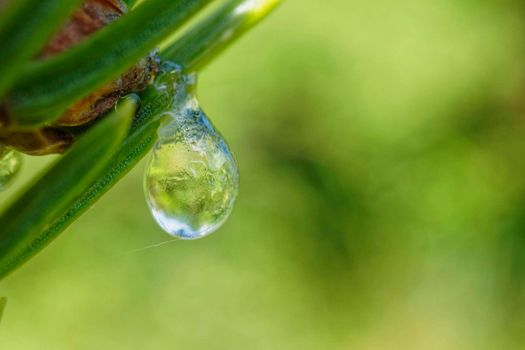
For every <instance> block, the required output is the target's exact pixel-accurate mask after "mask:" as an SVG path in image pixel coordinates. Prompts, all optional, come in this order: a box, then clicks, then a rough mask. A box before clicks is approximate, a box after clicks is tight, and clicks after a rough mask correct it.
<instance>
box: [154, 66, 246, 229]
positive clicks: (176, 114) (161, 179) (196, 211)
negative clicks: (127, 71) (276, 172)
mask: <svg viewBox="0 0 525 350" xmlns="http://www.w3.org/2000/svg"><path fill="white" fill-rule="evenodd" d="M162 74H163V76H161V77H159V79H158V80H157V81H158V83H157V87H158V88H159V89H160V90H164V91H166V92H167V93H170V94H173V104H172V107H171V109H170V110H169V111H168V112H167V113H166V115H165V116H164V117H163V120H162V122H161V127H160V128H159V130H158V140H157V142H156V144H155V146H154V148H153V152H152V155H151V158H150V160H149V163H148V165H147V168H146V173H145V176H144V189H145V195H146V200H147V203H148V205H149V207H150V209H151V212H152V214H153V217H154V218H155V220H156V221H157V223H158V224H159V225H160V226H161V227H162V228H163V229H164V230H165V231H166V232H168V233H169V234H170V235H172V236H174V237H178V238H181V239H197V238H201V237H204V236H206V235H209V234H210V233H212V232H214V231H215V230H217V229H218V228H219V227H220V226H221V225H222V224H223V223H224V222H225V221H226V219H227V218H228V216H229V215H230V213H231V210H232V208H233V204H234V201H235V198H236V196H237V192H238V186H239V173H238V169H237V164H236V162H235V159H234V157H233V155H232V153H231V151H230V149H229V147H228V144H227V143H226V141H225V140H224V138H223V137H222V136H221V134H220V133H219V132H218V131H217V130H216V129H215V128H214V126H213V124H212V123H211V122H210V120H209V119H208V117H207V116H206V114H205V113H204V112H203V111H202V109H201V108H200V106H199V103H198V101H197V99H196V97H195V96H194V94H193V91H194V89H195V77H194V76H184V75H182V73H181V71H180V69H178V68H177V67H176V66H175V67H174V66H171V67H170V66H168V69H166V67H165V68H164V72H163V73H162Z"/></svg>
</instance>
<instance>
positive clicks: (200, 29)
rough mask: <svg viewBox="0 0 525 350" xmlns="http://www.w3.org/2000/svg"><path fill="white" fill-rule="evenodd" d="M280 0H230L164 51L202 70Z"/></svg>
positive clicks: (165, 56)
mask: <svg viewBox="0 0 525 350" xmlns="http://www.w3.org/2000/svg"><path fill="white" fill-rule="evenodd" d="M280 3H281V0H230V1H228V2H227V3H226V4H224V5H223V6H222V7H221V8H219V9H217V10H216V11H215V12H214V13H212V14H211V15H210V16H209V17H208V18H206V19H205V20H203V21H202V22H200V23H198V24H197V25H196V26H194V27H193V28H192V29H190V30H189V31H188V32H187V33H186V34H185V35H183V36H182V37H181V38H180V39H179V40H177V41H175V42H174V43H173V44H172V45H170V46H169V47H168V48H166V49H164V50H163V51H162V52H161V57H162V58H163V59H167V60H171V61H174V62H176V63H178V64H180V65H182V66H183V67H185V69H186V70H188V71H190V72H191V71H200V70H202V68H203V67H204V66H205V65H206V64H207V63H209V62H210V61H211V60H213V59H214V58H215V57H216V56H217V55H218V54H220V53H221V52H222V51H223V50H224V48H226V47H227V46H229V45H230V44H231V43H232V42H234V41H235V40H236V39H237V38H238V37H240V36H241V35H242V34H243V33H244V32H246V31H247V30H248V29H250V28H251V27H253V26H254V25H255V24H257V23H258V22H259V21H261V20H262V19H263V18H265V17H266V16H267V15H268V14H269V13H270V12H271V11H272V10H274V9H275V8H276V7H277V5H279V4H280Z"/></svg>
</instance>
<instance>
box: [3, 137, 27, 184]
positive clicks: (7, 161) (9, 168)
mask: <svg viewBox="0 0 525 350" xmlns="http://www.w3.org/2000/svg"><path fill="white" fill-rule="evenodd" d="M21 165H22V157H21V156H20V154H19V153H18V152H16V151H13V150H12V149H9V148H6V147H4V146H2V145H0V191H3V190H5V189H6V188H7V187H8V186H9V185H10V184H11V182H12V181H13V179H14V178H15V177H16V175H17V174H18V171H19V170H20V167H21Z"/></svg>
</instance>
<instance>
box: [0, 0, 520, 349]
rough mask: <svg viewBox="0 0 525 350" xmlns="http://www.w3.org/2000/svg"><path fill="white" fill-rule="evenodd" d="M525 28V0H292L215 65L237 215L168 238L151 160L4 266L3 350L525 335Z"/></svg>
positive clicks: (208, 78)
mask: <svg viewBox="0 0 525 350" xmlns="http://www.w3.org/2000/svg"><path fill="white" fill-rule="evenodd" d="M524 34H525V6H524V5H523V4H522V2H518V1H511V0H504V1H495V0H492V1H489V0H476V1H474V0H400V1H386V0H375V1H364V0H363V1H362V0H330V1H320V0H289V1H288V2H286V3H285V4H284V6H282V7H281V8H280V9H279V10H278V11H277V12H276V13H274V14H273V15H272V16H271V17H270V18H269V19H268V20H266V21H265V22H264V23H263V24H262V25H260V26H259V27H257V28H256V29H255V30H253V31H252V32H251V33H249V34H248V35H247V36H246V37H244V38H243V39H242V40H241V41H240V42H239V43H237V44H236V45H235V46H234V47H232V49H230V50H229V51H228V52H227V53H226V54H224V55H222V56H221V57H220V58H219V59H218V60H217V61H215V62H214V63H213V64H212V65H211V66H210V67H209V68H207V69H206V71H205V72H203V74H202V76H201V84H200V89H199V91H200V96H201V100H202V104H203V106H204V107H205V108H206V110H207V112H208V113H209V115H210V117H211V118H212V119H214V122H215V124H216V126H217V127H218V128H219V129H220V130H221V131H222V133H223V134H224V135H225V137H226V138H227V139H228V140H229V142H230V145H231V146H232V148H233V150H234V151H235V152H236V155H237V158H238V162H239V165H240V169H241V176H242V183H241V192H240V196H239V199H238V202H237V205H236V208H235V210H234V212H233V214H232V216H231V219H230V220H229V221H228V222H227V223H226V225H225V226H224V227H223V228H222V229H221V230H220V231H219V232H218V233H216V234H214V235H212V236H210V237H208V238H206V239H203V240H199V241H194V242H170V243H167V244H163V245H159V246H155V245H158V244H159V243H162V242H166V241H169V240H170V237H169V236H168V235H166V234H165V233H163V232H162V231H161V230H160V229H159V228H158V227H157V226H156V224H155V223H154V221H153V219H152V218H151V216H150V214H149V212H148V209H147V206H146V204H145V202H144V199H143V193H142V173H143V170H144V162H143V163H141V165H140V166H138V167H137V168H136V169H135V170H134V171H133V172H132V173H131V174H129V175H128V176H127V177H126V178H125V179H124V180H123V181H122V182H121V183H120V184H119V185H118V186H116V187H115V188H114V189H113V190H112V191H111V192H110V193H108V194H107V195H106V196H105V197H104V198H103V199H102V200H101V201H100V202H99V203H98V204H97V205H96V206H95V207H94V208H93V209H92V210H90V211H89V212H88V213H87V214H86V215H84V216H83V217H82V218H81V219H80V220H79V221H78V222H76V223H75V224H74V225H73V226H72V227H71V228H70V229H69V230H68V231H67V232H66V233H65V234H64V235H62V236H61V237H60V238H59V239H57V240H56V241H55V242H54V243H53V244H52V245H51V246H50V247H48V248H47V249H46V250H45V251H44V252H43V253H41V254H40V255H39V256H37V257H36V258H35V259H33V260H32V261H30V262H29V263H28V264H26V265H25V266H24V267H23V268H21V269H20V270H18V271H17V272H16V273H15V274H13V275H12V276H10V277H9V278H8V279H6V280H5V281H3V282H2V284H1V285H0V295H6V296H8V297H9V302H8V305H7V309H6V313H5V315H4V319H3V320H2V324H1V326H0V349H10V350H11V349H13V350H26V349H28V350H29V349H31V350H32V349H54V350H62V349H80V350H82V349H115V350H117V349H126V350H129V349H224V350H231V349H275V350H277V349H287V350H289V349H334V350H343V349H345V350H346V349H358V350H361V349H362V350H369V349H447V350H449V349H461V350H465V349H476V350H479V349H522V348H523V347H524V346H525V161H524V160H523V156H524V154H525V119H524V117H525V103H524V96H525V41H524V37H525V35H524ZM51 159H52V158H49V157H48V158H37V159H29V158H26V159H25V160H26V162H25V168H24V172H23V176H22V179H20V180H18V184H17V185H18V186H15V188H13V189H11V190H10V191H8V192H7V193H4V194H2V195H1V196H0V203H1V205H2V206H4V205H5V204H6V201H7V199H8V198H9V197H11V196H12V195H13V193H15V192H16V190H17V188H18V187H20V184H22V183H23V182H25V181H26V180H27V179H29V178H30V177H31V176H33V174H34V172H35V171H36V170H37V169H40V168H42V167H43V166H45V165H46V164H48V163H49V161H50V160H51Z"/></svg>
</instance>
